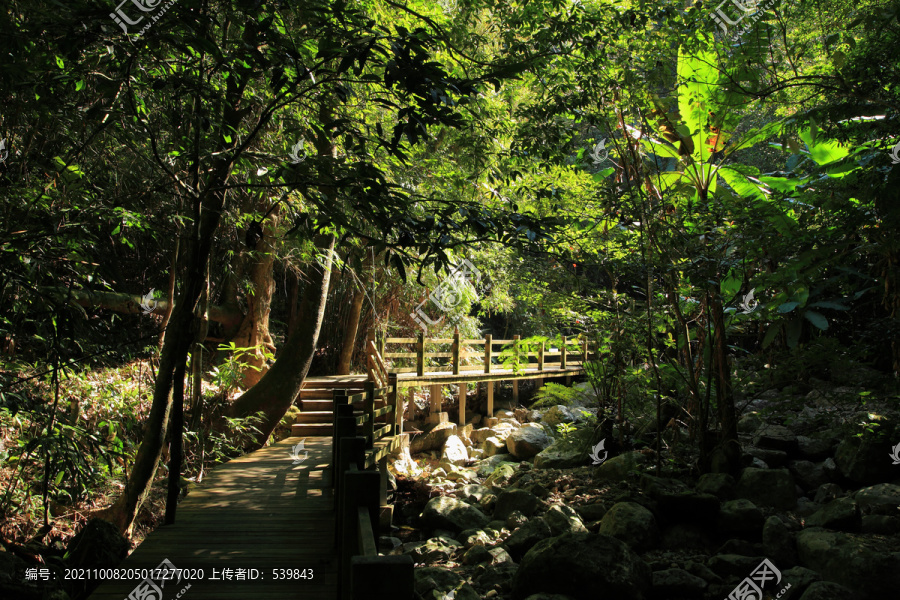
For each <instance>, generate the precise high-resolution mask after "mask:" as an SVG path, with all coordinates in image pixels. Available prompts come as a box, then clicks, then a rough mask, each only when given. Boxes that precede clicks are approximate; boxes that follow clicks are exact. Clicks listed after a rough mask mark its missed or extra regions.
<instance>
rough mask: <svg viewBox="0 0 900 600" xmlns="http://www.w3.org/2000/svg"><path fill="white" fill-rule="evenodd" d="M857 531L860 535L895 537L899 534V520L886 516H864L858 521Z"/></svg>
mask: <svg viewBox="0 0 900 600" xmlns="http://www.w3.org/2000/svg"><path fill="white" fill-rule="evenodd" d="M859 530H860V531H861V532H862V533H875V534H878V535H896V534H897V533H900V518H897V517H889V516H887V515H865V516H863V518H862V519H861V520H860V529H859Z"/></svg>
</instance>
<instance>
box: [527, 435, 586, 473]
mask: <svg viewBox="0 0 900 600" xmlns="http://www.w3.org/2000/svg"><path fill="white" fill-rule="evenodd" d="M592 434H593V431H591V430H590V429H582V430H580V431H577V432H575V433H572V434H569V435H568V436H566V437H565V438H560V439H558V440H556V441H555V442H553V443H552V444H551V445H550V446H548V447H547V448H544V449H543V450H541V451H540V452H539V453H538V454H537V456H535V457H534V466H535V467H537V468H538V469H568V468H570V467H581V466H586V465H588V464H590V463H591V460H590V459H588V458H586V457H585V456H584V449H585V447H586V446H587V445H588V444H589V443H590V440H591V435H592Z"/></svg>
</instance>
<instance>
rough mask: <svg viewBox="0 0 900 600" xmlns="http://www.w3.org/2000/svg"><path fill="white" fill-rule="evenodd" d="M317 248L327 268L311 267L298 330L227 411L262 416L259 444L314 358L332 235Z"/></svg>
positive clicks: (325, 295) (296, 390) (291, 399)
mask: <svg viewBox="0 0 900 600" xmlns="http://www.w3.org/2000/svg"><path fill="white" fill-rule="evenodd" d="M317 247H319V248H322V249H324V250H325V251H326V253H327V259H326V265H325V268H322V267H321V266H320V265H318V264H316V263H312V265H311V269H310V271H311V272H310V275H309V283H308V284H307V286H306V292H305V293H304V294H303V300H302V301H301V302H300V310H299V318H298V323H297V330H296V331H295V332H294V334H293V335H291V336H290V337H289V338H288V340H287V342H285V344H284V347H283V348H282V349H281V354H280V355H279V357H278V360H276V361H275V364H274V365H272V367H271V368H270V369H269V370H268V372H267V373H266V374H265V375H264V376H263V377H262V379H260V380H259V383H257V384H256V385H255V386H253V387H252V388H250V389H249V390H247V392H246V393H245V394H244V395H242V396H241V397H240V398H238V399H237V400H235V402H234V404H232V406H231V408H230V410H229V412H230V414H231V416H233V417H247V416H250V415H253V414H256V413H258V412H263V413H264V415H263V423H262V424H260V425H258V429H259V430H260V432H261V435H260V437H259V438H258V439H257V442H258V444H259V445H262V444H264V443H265V441H266V440H267V439H268V437H269V435H270V434H271V433H272V431H273V430H274V429H275V426H276V425H278V422H279V421H280V420H281V418H282V417H283V416H284V413H286V412H287V410H288V408H290V406H291V404H293V402H294V399H295V398H296V397H297V394H298V393H299V392H300V387H301V386H302V385H303V380H304V379H305V378H306V374H307V373H308V372H309V366H310V364H312V359H313V356H314V355H315V351H316V344H317V342H318V340H319V331H320V330H321V328H322V321H323V320H324V318H325V303H326V301H327V299H328V288H329V284H330V282H331V252H332V250H333V249H334V236H328V237H327V238H324V239H323V236H320V238H319V239H318V240H317Z"/></svg>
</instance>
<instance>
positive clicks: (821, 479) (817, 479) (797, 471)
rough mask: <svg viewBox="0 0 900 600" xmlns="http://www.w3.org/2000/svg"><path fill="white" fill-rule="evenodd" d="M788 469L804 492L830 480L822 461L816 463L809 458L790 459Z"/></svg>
mask: <svg viewBox="0 0 900 600" xmlns="http://www.w3.org/2000/svg"><path fill="white" fill-rule="evenodd" d="M787 469H788V471H790V472H791V475H793V476H794V481H796V482H797V485H799V486H800V487H801V489H803V491H804V492H811V491H812V490H816V489H818V488H819V486H821V485H822V484H825V483H828V481H829V479H828V475H826V474H825V469H824V468H823V465H822V463H819V464H816V463H813V462H810V461H808V460H790V461H788V463H787Z"/></svg>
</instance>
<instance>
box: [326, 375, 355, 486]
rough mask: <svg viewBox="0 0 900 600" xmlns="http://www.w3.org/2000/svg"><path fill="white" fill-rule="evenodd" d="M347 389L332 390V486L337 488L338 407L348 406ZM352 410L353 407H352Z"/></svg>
mask: <svg viewBox="0 0 900 600" xmlns="http://www.w3.org/2000/svg"><path fill="white" fill-rule="evenodd" d="M346 404H347V391H346V390H333V391H332V392H331V405H332V408H331V410H332V419H331V487H332V488H334V489H335V490H336V489H337V488H338V486H339V485H340V484H339V483H338V474H337V459H338V442H337V441H338V438H339V435H338V416H340V415H339V414H338V407H339V406H346ZM351 410H352V409H351Z"/></svg>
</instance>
